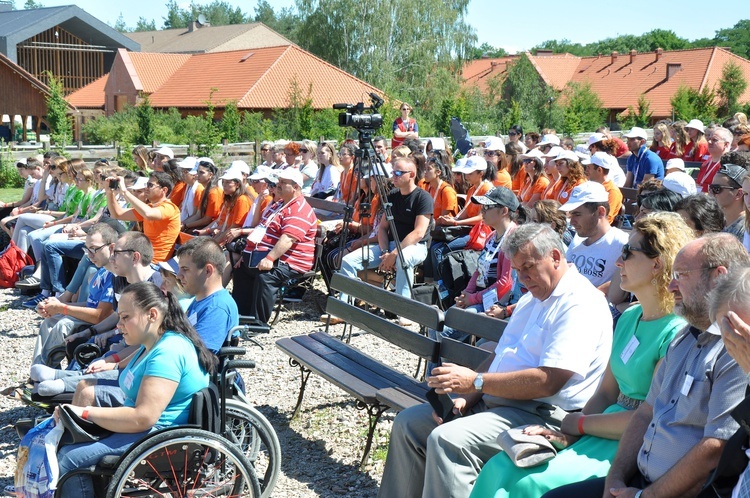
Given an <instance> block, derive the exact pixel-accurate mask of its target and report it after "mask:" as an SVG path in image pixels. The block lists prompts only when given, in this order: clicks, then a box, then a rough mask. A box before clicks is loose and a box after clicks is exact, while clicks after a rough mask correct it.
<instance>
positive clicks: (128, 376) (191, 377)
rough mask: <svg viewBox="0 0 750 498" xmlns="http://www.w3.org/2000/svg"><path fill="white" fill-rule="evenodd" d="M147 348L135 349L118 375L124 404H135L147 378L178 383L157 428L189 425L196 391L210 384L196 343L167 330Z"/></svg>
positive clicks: (157, 423) (131, 405)
mask: <svg viewBox="0 0 750 498" xmlns="http://www.w3.org/2000/svg"><path fill="white" fill-rule="evenodd" d="M145 351H146V348H144V347H143V346H141V348H140V349H139V350H138V351H137V352H136V354H135V356H134V359H133V361H131V362H130V363H129V364H128V366H127V367H125V369H124V370H123V371H122V373H121V374H120V377H119V382H120V388H122V390H123V392H124V393H125V404H124V405H125V406H130V407H135V401H136V399H138V391H139V389H140V388H141V382H142V381H143V378H144V377H147V376H150V377H159V378H162V379H168V380H171V381H174V382H177V383H178V386H177V390H176V391H175V393H174V395H173V396H172V399H171V400H170V401H169V404H168V405H167V407H166V408H165V409H164V411H163V412H162V414H161V417H159V420H157V422H156V424H155V425H156V426H157V427H167V426H170V425H175V424H178V425H179V424H186V423H187V422H188V416H189V415H190V402H191V401H192V399H193V394H195V393H196V392H198V391H200V390H201V389H203V388H204V387H207V386H208V374H207V373H206V372H204V371H203V370H202V369H201V367H200V365H199V364H198V355H197V354H196V352H195V346H193V343H192V342H190V340H189V339H188V338H187V337H185V336H184V335H182V334H178V333H175V332H165V333H164V335H163V336H162V337H161V339H159V341H158V342H157V343H156V344H154V347H153V348H151V351H149V352H148V353H147V354H145V356H144V353H145Z"/></svg>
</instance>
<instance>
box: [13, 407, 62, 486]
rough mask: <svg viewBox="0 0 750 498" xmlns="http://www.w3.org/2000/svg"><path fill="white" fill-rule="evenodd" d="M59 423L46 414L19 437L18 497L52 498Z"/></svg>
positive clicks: (55, 484) (56, 476) (17, 463)
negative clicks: (43, 418)
mask: <svg viewBox="0 0 750 498" xmlns="http://www.w3.org/2000/svg"><path fill="white" fill-rule="evenodd" d="M62 433H63V426H62V424H55V420H54V417H50V418H48V419H47V420H45V421H44V422H42V423H41V424H39V425H37V426H36V427H34V428H33V429H31V430H30V431H29V432H28V433H27V434H26V435H25V436H24V437H23V439H22V440H21V445H20V446H19V447H18V458H17V461H16V479H15V481H16V482H15V485H16V496H18V497H20V498H53V497H54V496H55V489H56V488H57V481H58V478H59V477H60V468H59V466H58V463H57V443H59V442H60V437H61V436H62Z"/></svg>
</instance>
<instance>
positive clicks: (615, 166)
mask: <svg viewBox="0 0 750 498" xmlns="http://www.w3.org/2000/svg"><path fill="white" fill-rule="evenodd" d="M604 162H605V163H606V164H607V166H609V173H608V174H607V180H612V181H613V182H614V184H615V185H617V186H618V187H622V186H623V185H625V180H626V179H627V176H626V175H625V172H624V171H623V170H622V166H620V163H619V162H617V158H616V157H615V156H613V155H611V154H607V158H606V159H605V161H604Z"/></svg>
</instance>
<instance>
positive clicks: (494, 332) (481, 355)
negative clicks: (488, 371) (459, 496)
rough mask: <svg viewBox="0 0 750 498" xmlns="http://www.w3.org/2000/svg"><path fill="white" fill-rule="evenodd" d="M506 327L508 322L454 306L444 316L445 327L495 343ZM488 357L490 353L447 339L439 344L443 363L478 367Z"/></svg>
mask: <svg viewBox="0 0 750 498" xmlns="http://www.w3.org/2000/svg"><path fill="white" fill-rule="evenodd" d="M506 325H508V322H507V321H505V320H499V319H497V318H492V317H489V316H487V315H485V314H484V313H472V312H470V311H466V310H462V309H460V308H456V307H455V306H454V307H452V308H450V309H448V311H447V312H446V314H445V326H446V327H450V328H452V329H454V330H458V331H461V332H465V333H467V334H473V335H475V336H477V337H481V338H483V339H488V340H490V341H495V342H497V341H498V340H499V339H500V337H501V336H502V335H503V331H504V330H505V327H506ZM489 355H490V352H489V351H487V350H485V349H482V348H478V347H476V346H472V345H471V344H466V343H464V342H460V341H456V340H454V339H450V338H447V337H444V338H443V339H442V341H441V343H440V356H441V357H442V358H443V359H444V360H445V361H449V362H451V363H457V364H459V365H463V366H466V367H470V368H476V367H477V366H479V364H480V363H482V362H483V361H484V360H485V359H486V358H487V357H488V356H489Z"/></svg>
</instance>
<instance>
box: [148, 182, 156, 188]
mask: <svg viewBox="0 0 750 498" xmlns="http://www.w3.org/2000/svg"><path fill="white" fill-rule="evenodd" d="M158 186H159V184H158V183H151V182H149V183H147V184H146V188H156V187H158Z"/></svg>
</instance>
